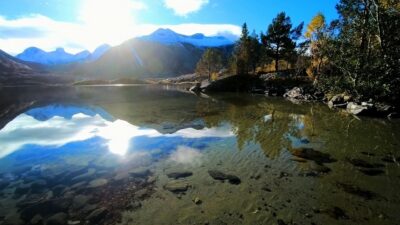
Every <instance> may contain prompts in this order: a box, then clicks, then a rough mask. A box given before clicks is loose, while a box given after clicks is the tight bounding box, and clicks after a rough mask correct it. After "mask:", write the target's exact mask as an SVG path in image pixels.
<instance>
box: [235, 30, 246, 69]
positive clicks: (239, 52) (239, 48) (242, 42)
mask: <svg viewBox="0 0 400 225" xmlns="http://www.w3.org/2000/svg"><path fill="white" fill-rule="evenodd" d="M234 59H235V64H236V73H237V74H247V73H248V71H249V64H250V37H249V30H248V28H247V24H246V23H244V24H243V26H242V34H241V36H240V39H239V40H238V42H237V43H236V47H235V51H234Z"/></svg>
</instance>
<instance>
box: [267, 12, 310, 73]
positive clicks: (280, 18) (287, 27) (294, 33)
mask: <svg viewBox="0 0 400 225" xmlns="http://www.w3.org/2000/svg"><path fill="white" fill-rule="evenodd" d="M302 28H303V24H300V25H299V26H297V27H296V28H295V29H293V30H292V22H291V21H290V17H288V16H286V14H285V13H284V12H281V13H279V14H278V15H277V16H276V18H274V19H273V20H272V24H270V25H269V26H268V30H267V33H266V34H265V35H263V36H262V42H263V45H264V47H265V48H266V50H267V54H268V55H270V56H272V58H273V59H274V60H275V70H276V71H279V60H280V59H283V58H285V57H287V56H288V55H290V54H293V52H294V50H295V48H296V42H295V41H294V40H296V39H297V38H299V37H300V35H301V30H302Z"/></svg>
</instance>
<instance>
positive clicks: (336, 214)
mask: <svg viewBox="0 0 400 225" xmlns="http://www.w3.org/2000/svg"><path fill="white" fill-rule="evenodd" d="M327 214H328V215H329V216H331V217H332V218H335V219H337V220H348V219H349V216H348V215H347V214H346V212H345V211H344V210H343V209H341V208H339V207H336V206H335V207H333V209H331V210H328V211H327Z"/></svg>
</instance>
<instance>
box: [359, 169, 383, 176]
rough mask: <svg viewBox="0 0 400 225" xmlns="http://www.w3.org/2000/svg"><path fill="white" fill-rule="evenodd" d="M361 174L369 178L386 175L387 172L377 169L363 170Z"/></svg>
mask: <svg viewBox="0 0 400 225" xmlns="http://www.w3.org/2000/svg"><path fill="white" fill-rule="evenodd" d="M360 172H361V173H363V174H365V175H368V176H377V175H381V174H383V173H385V171H383V170H377V169H361V170H360Z"/></svg>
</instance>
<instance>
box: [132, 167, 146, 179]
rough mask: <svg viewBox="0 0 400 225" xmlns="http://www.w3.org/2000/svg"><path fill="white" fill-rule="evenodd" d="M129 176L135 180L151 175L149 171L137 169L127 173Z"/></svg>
mask: <svg viewBox="0 0 400 225" xmlns="http://www.w3.org/2000/svg"><path fill="white" fill-rule="evenodd" d="M129 174H130V175H131V176H132V177H136V178H146V177H148V176H150V175H151V171H150V170H149V169H145V168H137V169H134V170H131V171H129Z"/></svg>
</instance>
